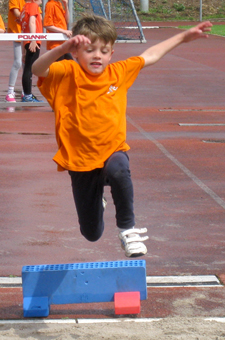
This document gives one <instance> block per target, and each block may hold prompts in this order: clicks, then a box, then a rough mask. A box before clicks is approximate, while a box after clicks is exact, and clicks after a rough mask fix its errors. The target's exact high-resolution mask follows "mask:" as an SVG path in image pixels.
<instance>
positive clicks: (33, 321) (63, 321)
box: [0, 319, 77, 325]
mask: <svg viewBox="0 0 225 340" xmlns="http://www.w3.org/2000/svg"><path fill="white" fill-rule="evenodd" d="M25 323H27V324H50V323H52V324H55V323H60V324H68V323H69V324H75V323H77V320H76V319H24V320H0V325H6V324H25Z"/></svg>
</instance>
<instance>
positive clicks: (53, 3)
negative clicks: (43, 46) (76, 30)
mask: <svg viewBox="0 0 225 340" xmlns="http://www.w3.org/2000/svg"><path fill="white" fill-rule="evenodd" d="M43 26H56V27H59V28H62V29H63V30H67V22H66V19H65V10H64V8H63V6H62V4H61V2H60V1H58V0H49V1H48V2H47V3H46V6H45V16H44V21H43ZM47 33H52V32H51V31H49V30H47ZM63 42H64V41H47V50H52V49H53V48H55V47H56V46H59V45H61V44H62V43H63Z"/></svg>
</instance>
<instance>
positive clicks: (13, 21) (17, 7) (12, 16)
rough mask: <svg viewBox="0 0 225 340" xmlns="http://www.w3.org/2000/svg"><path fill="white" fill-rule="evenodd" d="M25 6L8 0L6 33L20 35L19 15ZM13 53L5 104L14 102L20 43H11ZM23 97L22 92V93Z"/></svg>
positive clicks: (20, 56) (21, 0) (17, 1)
mask: <svg viewBox="0 0 225 340" xmlns="http://www.w3.org/2000/svg"><path fill="white" fill-rule="evenodd" d="M24 5H25V1H24V0H9V12H8V30H7V32H8V33H20V32H21V25H20V13H21V11H22V8H23V6H24ZM13 53H14V61H13V65H12V68H11V71H10V75H9V87H8V93H7V96H6V97H5V100H6V101H7V102H15V101H16V99H15V91H14V89H15V84H16V80H17V77H18V72H19V69H20V68H21V66H22V54H23V49H22V44H21V42H20V41H13ZM22 95H23V91H22Z"/></svg>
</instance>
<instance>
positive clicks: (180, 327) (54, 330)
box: [0, 318, 225, 340]
mask: <svg viewBox="0 0 225 340" xmlns="http://www.w3.org/2000/svg"><path fill="white" fill-rule="evenodd" d="M218 320H219V321H218ZM218 320H217V321H216V320H215V319H214V320H209V319H206V318H165V319H155V321H151V322H149V321H145V322H133V321H121V322H117V323H105V322H104V323H94V324H90V323H88V324H68V323H67V324H43V323H42V324H33V323H30V324H26V323H24V324H1V325H0V339H5V340H9V339H10V340H12V339H13V340H17V339H27V340H33V339H35V340H36V339H37V340H47V339H54V340H74V339H79V340H86V339H90V340H100V339H112V340H114V339H118V340H123V339H131V340H138V339H141V340H159V339H160V340H161V339H163V340H175V339H179V340H222V339H225V319H224V320H223V319H218Z"/></svg>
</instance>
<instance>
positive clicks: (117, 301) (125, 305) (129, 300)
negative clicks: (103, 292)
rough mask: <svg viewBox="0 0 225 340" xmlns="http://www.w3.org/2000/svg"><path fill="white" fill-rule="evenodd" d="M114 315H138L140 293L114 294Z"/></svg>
mask: <svg viewBox="0 0 225 340" xmlns="http://www.w3.org/2000/svg"><path fill="white" fill-rule="evenodd" d="M114 306H115V314H138V313H140V311H141V302H140V292H121V293H115V294H114Z"/></svg>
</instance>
